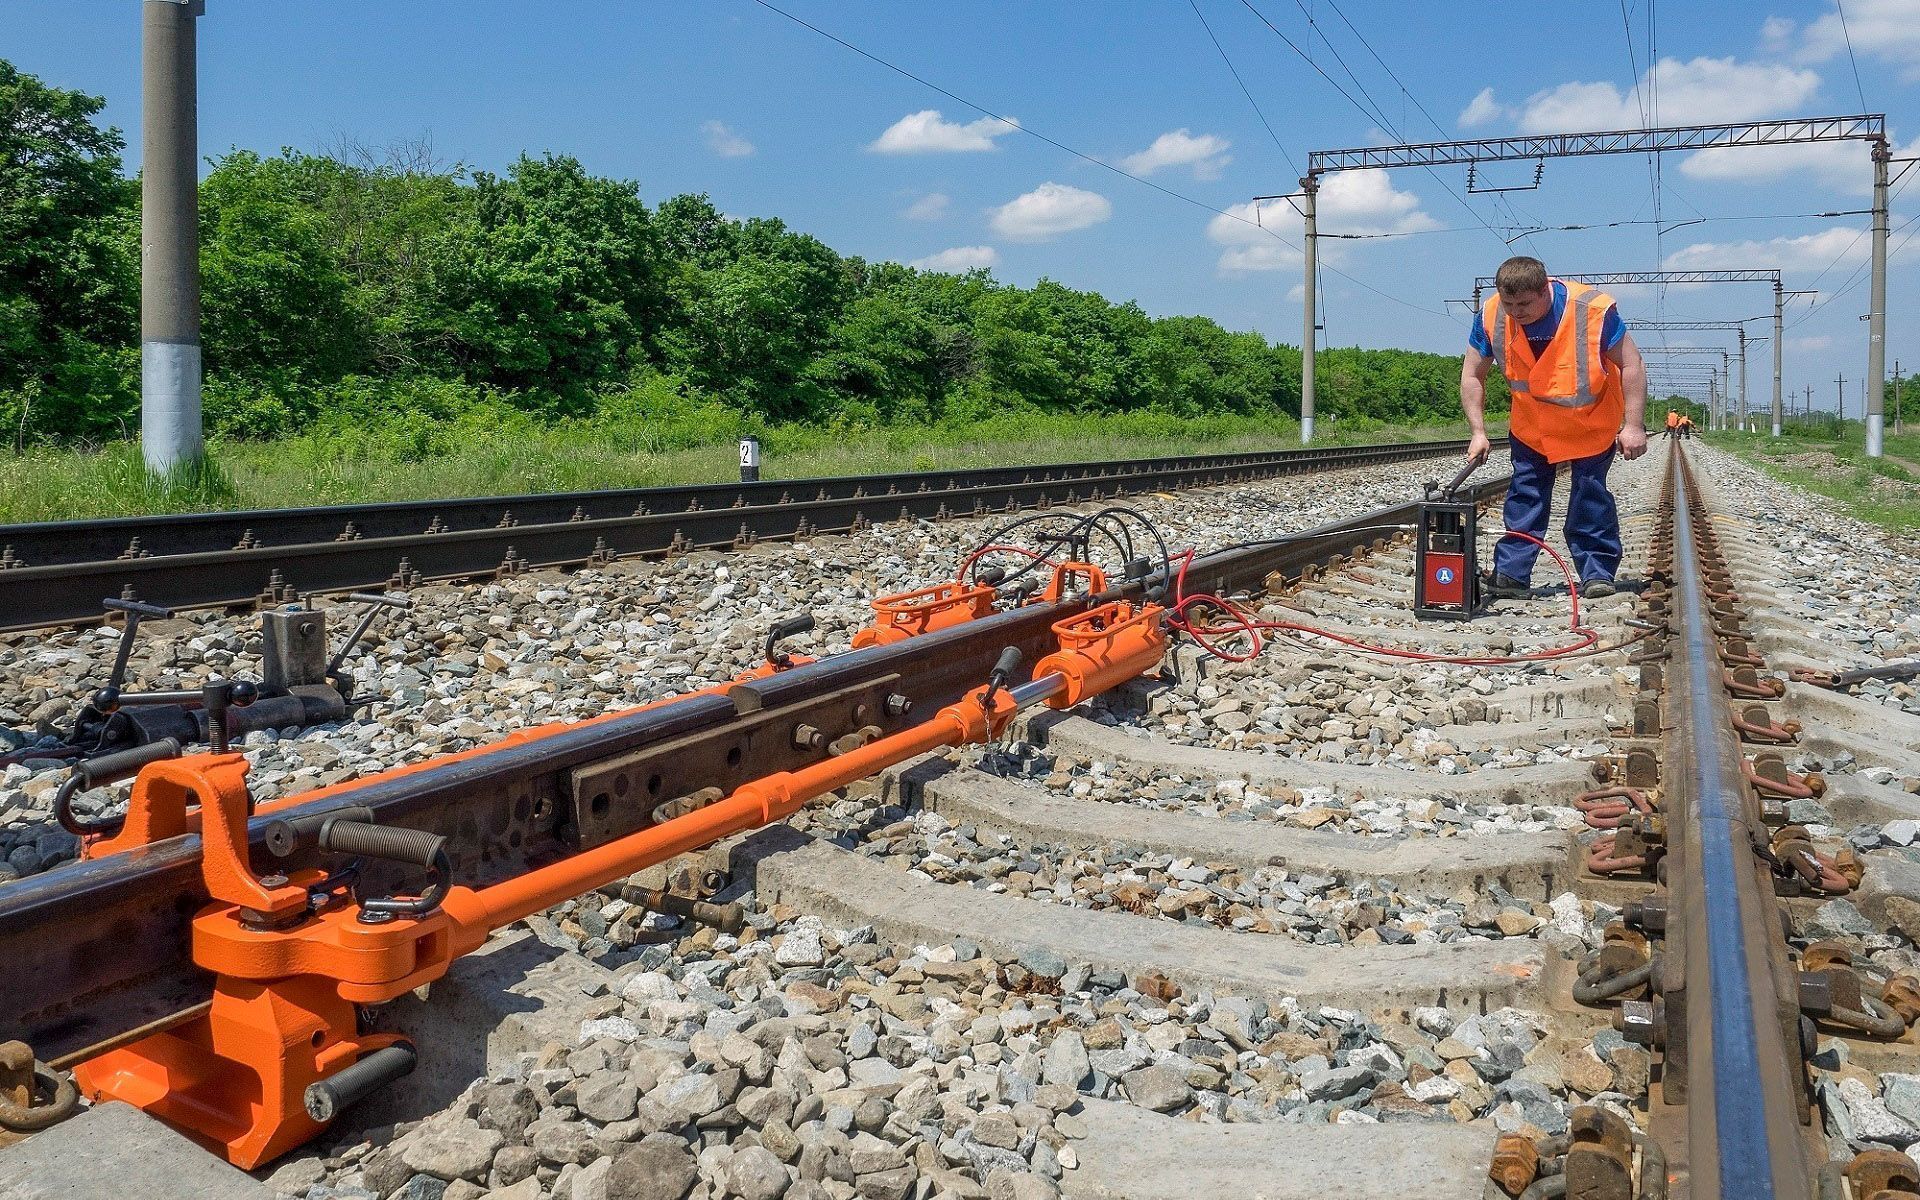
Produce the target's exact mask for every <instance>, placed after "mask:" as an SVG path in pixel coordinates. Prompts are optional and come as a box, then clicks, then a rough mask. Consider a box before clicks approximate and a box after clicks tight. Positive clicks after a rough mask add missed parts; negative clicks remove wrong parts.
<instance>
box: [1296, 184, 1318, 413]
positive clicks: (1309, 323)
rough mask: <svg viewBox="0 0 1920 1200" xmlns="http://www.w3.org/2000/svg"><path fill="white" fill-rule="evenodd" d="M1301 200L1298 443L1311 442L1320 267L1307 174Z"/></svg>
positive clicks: (1314, 188)
mask: <svg viewBox="0 0 1920 1200" xmlns="http://www.w3.org/2000/svg"><path fill="white" fill-rule="evenodd" d="M1300 191H1301V198H1302V201H1303V203H1302V204H1301V205H1300V212H1301V215H1302V216H1304V217H1305V218H1306V229H1307V241H1306V251H1307V285H1306V291H1305V294H1304V296H1303V300H1304V301H1305V304H1304V307H1305V308H1306V310H1307V315H1306V319H1305V321H1304V323H1303V324H1304V327H1305V332H1303V333H1302V334H1301V336H1300V444H1301V445H1303V446H1304V445H1306V444H1307V443H1309V442H1311V441H1313V355H1314V344H1315V343H1316V342H1317V341H1318V340H1319V339H1318V338H1316V337H1315V336H1314V334H1315V332H1316V328H1317V326H1318V322H1317V321H1316V320H1315V319H1314V294H1313V287H1314V283H1315V282H1316V279H1315V276H1316V275H1317V274H1318V272H1319V267H1320V246H1319V228H1318V224H1317V222H1316V220H1315V213H1314V201H1315V199H1316V198H1317V197H1318V196H1319V194H1320V181H1319V180H1317V179H1315V178H1313V177H1312V176H1311V175H1309V176H1307V177H1306V178H1305V179H1302V180H1301V181H1300Z"/></svg>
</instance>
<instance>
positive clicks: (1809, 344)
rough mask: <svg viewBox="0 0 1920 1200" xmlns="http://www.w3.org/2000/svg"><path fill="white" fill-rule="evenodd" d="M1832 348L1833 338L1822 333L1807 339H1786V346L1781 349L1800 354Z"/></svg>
mask: <svg viewBox="0 0 1920 1200" xmlns="http://www.w3.org/2000/svg"><path fill="white" fill-rule="evenodd" d="M1832 346H1833V338H1831V337H1829V336H1828V335H1827V334H1824V333H1816V334H1813V335H1811V336H1809V337H1790V338H1788V339H1787V342H1786V345H1785V347H1783V348H1784V349H1787V350H1793V351H1796V352H1800V353H1809V352H1811V351H1814V350H1826V349H1829V348H1831V347H1832Z"/></svg>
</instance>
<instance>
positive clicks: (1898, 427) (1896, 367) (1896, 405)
mask: <svg viewBox="0 0 1920 1200" xmlns="http://www.w3.org/2000/svg"><path fill="white" fill-rule="evenodd" d="M1905 429H1906V424H1905V422H1904V421H1903V420H1902V418H1901V408H1900V360H1899V359H1897V358H1896V359H1894V360H1893V432H1894V434H1895V435H1896V436H1898V435H1899V434H1900V433H1902V432H1903V431H1904V430H1905Z"/></svg>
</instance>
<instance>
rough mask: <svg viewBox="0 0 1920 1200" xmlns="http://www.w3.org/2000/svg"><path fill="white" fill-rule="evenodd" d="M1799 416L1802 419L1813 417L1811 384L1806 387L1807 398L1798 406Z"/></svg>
mask: <svg viewBox="0 0 1920 1200" xmlns="http://www.w3.org/2000/svg"><path fill="white" fill-rule="evenodd" d="M1800 415H1801V416H1803V417H1810V416H1812V415H1813V385H1812V384H1808V385H1807V398H1806V399H1805V400H1804V401H1802V402H1801V404H1800Z"/></svg>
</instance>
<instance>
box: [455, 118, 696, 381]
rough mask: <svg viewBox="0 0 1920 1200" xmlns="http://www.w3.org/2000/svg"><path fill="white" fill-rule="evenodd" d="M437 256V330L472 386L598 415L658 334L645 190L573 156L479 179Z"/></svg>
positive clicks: (658, 297)
mask: <svg viewBox="0 0 1920 1200" xmlns="http://www.w3.org/2000/svg"><path fill="white" fill-rule="evenodd" d="M473 192H474V194H473V200H472V203H471V205H470V207H469V208H468V210H467V211H466V212H465V213H464V214H463V215H462V217H461V219H460V220H458V221H457V222H456V223H455V224H453V225H452V226H450V227H449V228H448V229H446V230H445V231H444V232H443V234H442V236H441V237H440V238H439V240H438V244H437V246H436V249H435V252H434V266H433V276H434V279H433V283H434V289H435V292H436V296H435V303H436V305H437V306H438V313H437V314H436V317H435V319H434V323H436V324H438V325H439V330H438V331H437V332H438V333H439V334H440V335H442V336H443V337H444V344H445V345H446V346H447V348H448V357H449V358H450V359H451V362H452V365H453V366H454V368H455V369H457V370H458V371H460V372H461V373H462V374H464V375H465V376H466V377H467V378H469V379H471V380H473V381H475V382H481V383H491V384H494V385H496V386H499V387H502V388H512V389H524V390H527V391H529V392H532V393H534V394H536V395H546V396H551V397H554V398H555V399H556V400H557V401H558V407H559V408H560V410H561V411H566V412H581V411H585V410H587V409H588V408H590V407H591V403H592V399H591V392H592V389H594V388H595V387H597V386H605V385H609V384H612V383H614V382H616V381H617V380H618V379H619V378H621V377H622V376H623V375H624V373H625V372H626V370H627V369H628V367H630V366H631V365H633V363H634V361H635V352H636V350H637V349H639V348H640V347H641V344H642V343H643V341H645V340H650V339H651V337H652V335H653V333H654V331H655V330H656V329H657V328H658V317H659V314H660V308H661V302H662V290H661V280H660V277H659V275H660V272H659V253H658V250H657V249H656V247H655V243H654V237H653V229H652V222H651V220H650V216H649V214H648V212H647V208H646V205H644V204H642V203H641V201H640V189H639V185H638V184H635V183H632V182H627V181H619V180H611V179H601V178H597V177H595V176H592V175H589V174H587V172H586V170H585V168H583V167H582V166H581V165H580V163H579V161H578V160H577V159H573V158H570V157H554V156H552V155H548V156H545V157H543V158H529V157H525V156H522V157H521V158H520V159H519V161H517V162H516V163H514V165H513V166H512V167H511V168H510V169H509V170H508V172H507V175H506V177H505V178H501V177H499V176H495V175H491V174H488V173H485V172H481V173H478V174H476V175H475V176H474V182H473Z"/></svg>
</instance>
